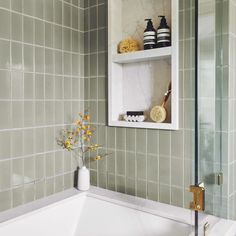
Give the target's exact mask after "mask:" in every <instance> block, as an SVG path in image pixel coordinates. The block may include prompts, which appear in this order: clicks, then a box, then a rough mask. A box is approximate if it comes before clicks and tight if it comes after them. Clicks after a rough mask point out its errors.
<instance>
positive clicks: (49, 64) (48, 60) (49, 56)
mask: <svg viewBox="0 0 236 236" xmlns="http://www.w3.org/2000/svg"><path fill="white" fill-rule="evenodd" d="M53 68H54V61H53V50H51V49H46V50H45V72H46V73H49V74H52V73H53Z"/></svg>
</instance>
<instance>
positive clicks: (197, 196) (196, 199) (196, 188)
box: [189, 183, 205, 211]
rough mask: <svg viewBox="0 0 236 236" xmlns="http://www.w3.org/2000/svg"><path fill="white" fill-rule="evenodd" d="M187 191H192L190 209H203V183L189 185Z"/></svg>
mask: <svg viewBox="0 0 236 236" xmlns="http://www.w3.org/2000/svg"><path fill="white" fill-rule="evenodd" d="M189 191H190V192H192V193H193V201H192V202H191V203H190V209H191V210H194V211H204V209H205V188H204V183H201V184H198V185H191V186H190V190H189Z"/></svg>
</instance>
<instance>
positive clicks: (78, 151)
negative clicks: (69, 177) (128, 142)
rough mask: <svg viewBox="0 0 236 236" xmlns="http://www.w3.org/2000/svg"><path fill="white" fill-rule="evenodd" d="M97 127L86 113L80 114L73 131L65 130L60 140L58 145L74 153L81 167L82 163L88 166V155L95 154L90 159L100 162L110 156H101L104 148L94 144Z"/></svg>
mask: <svg viewBox="0 0 236 236" xmlns="http://www.w3.org/2000/svg"><path fill="white" fill-rule="evenodd" d="M95 130H96V129H95V127H94V126H92V125H91V124H90V115H89V114H88V112H87V111H86V112H85V114H81V113H80V114H79V118H78V119H77V120H76V121H75V122H74V125H73V127H72V128H71V130H68V129H66V130H63V132H62V137H61V138H60V139H59V140H58V144H59V145H60V146H62V147H63V148H64V149H66V150H67V151H73V152H74V154H75V155H74V156H75V159H76V162H77V166H78V167H80V163H81V162H82V165H83V166H86V159H87V158H88V157H90V156H89V155H87V154H90V153H91V152H92V153H95V155H93V156H92V157H90V159H92V160H93V161H99V160H101V159H102V158H103V157H105V156H108V154H99V150H100V149H101V148H102V146H101V145H99V144H94V143H92V137H93V134H94V132H95Z"/></svg>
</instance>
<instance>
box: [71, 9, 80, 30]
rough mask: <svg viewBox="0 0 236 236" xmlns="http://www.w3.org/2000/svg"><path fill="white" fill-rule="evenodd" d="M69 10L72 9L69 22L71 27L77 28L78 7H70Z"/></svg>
mask: <svg viewBox="0 0 236 236" xmlns="http://www.w3.org/2000/svg"><path fill="white" fill-rule="evenodd" d="M71 10H72V13H71V14H72V17H71V18H72V22H71V27H72V28H73V29H76V30H78V23H79V14H78V11H79V9H78V8H76V7H72V8H71Z"/></svg>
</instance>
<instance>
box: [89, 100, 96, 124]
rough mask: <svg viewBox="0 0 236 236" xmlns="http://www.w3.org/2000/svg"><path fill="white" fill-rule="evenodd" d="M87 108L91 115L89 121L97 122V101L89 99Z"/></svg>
mask: <svg viewBox="0 0 236 236" xmlns="http://www.w3.org/2000/svg"><path fill="white" fill-rule="evenodd" d="M88 110H89V112H90V115H91V121H92V122H95V123H97V114H98V107H97V102H94V101H90V102H89V109H88Z"/></svg>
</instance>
